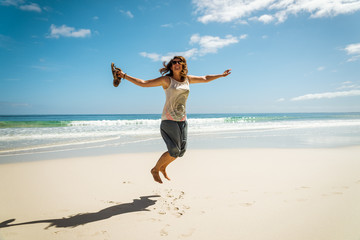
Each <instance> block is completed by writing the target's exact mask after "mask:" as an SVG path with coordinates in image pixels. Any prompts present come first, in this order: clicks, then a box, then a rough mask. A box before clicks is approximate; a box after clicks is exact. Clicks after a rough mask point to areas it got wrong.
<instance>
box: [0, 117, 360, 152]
mask: <svg viewBox="0 0 360 240" xmlns="http://www.w3.org/2000/svg"><path fill="white" fill-rule="evenodd" d="M160 123H161V120H160V119H134V120H119V119H116V120H89V121H67V123H66V124H65V125H64V126H61V127H27V128H21V127H17V128H1V129H0V155H1V154H2V153H5V152H6V153H9V152H16V151H19V150H36V149H39V150H40V149H44V148H49V147H56V146H73V145H79V144H87V143H99V144H100V143H101V142H106V141H109V140H112V141H117V142H118V143H121V144H126V143H128V142H130V141H132V142H134V141H144V140H145V141H146V139H151V138H153V137H154V136H157V137H159V136H160V131H159V127H160ZM188 125H189V130H188V131H189V135H191V134H193V135H204V134H207V133H215V134H216V133H221V134H222V133H226V132H231V133H238V134H242V133H246V134H249V132H250V133H251V132H256V133H257V134H259V133H261V132H264V133H265V132H269V131H274V132H276V131H288V130H296V129H325V131H327V130H326V129H327V128H328V131H329V132H331V131H332V129H333V128H342V127H346V128H348V129H356V131H359V129H360V119H359V118H355V119H336V118H330V119H328V118H324V119H318V118H314V119H313V118H309V119H305V120H304V119H302V118H301V117H300V118H299V117H298V118H294V117H293V116H290V117H287V116H282V115H275V116H267V115H265V116H257V117H253V116H245V117H213V118H211V117H209V118H205V117H203V118H189V119H188Z"/></svg>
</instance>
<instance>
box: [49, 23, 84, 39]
mask: <svg viewBox="0 0 360 240" xmlns="http://www.w3.org/2000/svg"><path fill="white" fill-rule="evenodd" d="M90 35H91V31H90V30H89V29H79V30H75V28H73V27H68V26H66V25H62V26H60V27H57V26H55V25H54V24H51V26H50V35H49V36H48V38H59V37H74V38H83V37H87V36H90Z"/></svg>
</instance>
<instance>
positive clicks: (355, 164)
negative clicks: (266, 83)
mask: <svg viewBox="0 0 360 240" xmlns="http://www.w3.org/2000/svg"><path fill="white" fill-rule="evenodd" d="M160 153H161V152H148V153H129V154H111V155H102V156H93V157H91V156H86V157H76V158H66V159H61V158H60V159H52V160H42V161H31V162H24V163H7V164H2V165H1V166H0V176H1V182H0V189H1V198H0V212H1V219H0V222H1V223H0V239H1V240H16V239H37V240H42V239H44V240H45V239H67V240H68V239H94V240H97V239H145V238H146V239H295V240H296V239H324V240H325V239H326V240H331V239H334V240H335V239H359V237H360V230H359V228H358V223H359V222H360V204H359V202H360V161H359V156H360V146H356V147H344V148H331V149H329V148H323V149H281V148H277V149H275V148H251V149H212V150H209V149H207V150H205V149H199V150H196V149H193V150H189V151H188V152H187V154H186V155H185V156H184V157H183V158H181V159H178V160H176V161H175V162H174V163H173V164H172V165H171V166H169V168H168V174H169V176H170V178H172V180H171V181H166V180H164V184H162V185H160V184H158V183H155V182H154V181H153V179H152V176H151V174H150V169H151V167H152V166H153V164H154V162H155V161H156V160H157V158H158V157H159V155H160Z"/></svg>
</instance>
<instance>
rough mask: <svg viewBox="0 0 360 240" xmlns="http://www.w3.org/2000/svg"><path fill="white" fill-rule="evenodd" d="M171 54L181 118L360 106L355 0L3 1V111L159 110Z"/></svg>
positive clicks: (359, 26) (358, 5)
mask: <svg viewBox="0 0 360 240" xmlns="http://www.w3.org/2000/svg"><path fill="white" fill-rule="evenodd" d="M174 54H179V55H183V56H185V57H186V58H187V60H188V67H189V74H191V75H206V74H218V73H222V72H223V71H224V70H226V69H227V68H231V69H232V74H231V75H230V76H228V77H227V78H221V79H218V80H216V81H214V82H211V83H209V84H195V85H191V91H190V96H189V100H188V106H187V110H188V112H189V113H253V112H333V111H335V112H338V111H340V112H354V111H357V112H359V111H360V1H354V0H338V1H320V0H303V1H295V0H292V1H289V0H254V1H242V0H224V1H216V0H192V1H191V0H188V1H175V0H166V1H165V0H164V1H159V0H154V1H150V0H133V1H130V0H129V1H112V0H104V1H92V0H89V1H83V0H79V1H64V0H54V1H45V0H43V1H41V0H0V60H1V65H0V114H103V113H109V114H116V113H120V114H121V113H161V112H162V108H163V104H164V100H165V96H164V92H163V90H162V88H151V89H149V88H147V89H146V88H140V87H137V86H135V85H133V84H131V83H130V82H127V81H123V82H122V83H121V84H120V86H119V87H118V88H114V87H113V86H112V76H111V73H110V63H111V62H115V64H116V65H117V66H119V67H121V68H122V69H123V70H124V71H125V72H126V73H127V74H129V75H131V76H135V77H138V78H142V79H152V78H156V77H158V76H160V74H159V71H158V70H159V69H160V68H161V66H162V61H163V60H167V59H169V57H171V56H173V55H174Z"/></svg>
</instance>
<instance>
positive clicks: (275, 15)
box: [192, 0, 360, 23]
mask: <svg viewBox="0 0 360 240" xmlns="http://www.w3.org/2000/svg"><path fill="white" fill-rule="evenodd" d="M192 3H193V4H194V5H195V9H196V10H195V13H196V14H198V15H199V17H198V21H200V22H202V23H209V22H232V21H240V22H244V21H245V20H244V19H250V20H254V19H257V20H259V21H262V22H264V23H269V22H272V21H273V20H275V19H276V20H277V22H278V23H281V22H284V21H285V20H286V19H287V18H288V16H289V15H297V14H299V13H308V14H310V17H311V18H323V17H333V16H337V15H339V14H350V13H354V12H356V11H359V10H360V1H359V0H337V1H334V0H253V1H249V0H222V1H219V0H192ZM258 13H261V15H257V14H258Z"/></svg>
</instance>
